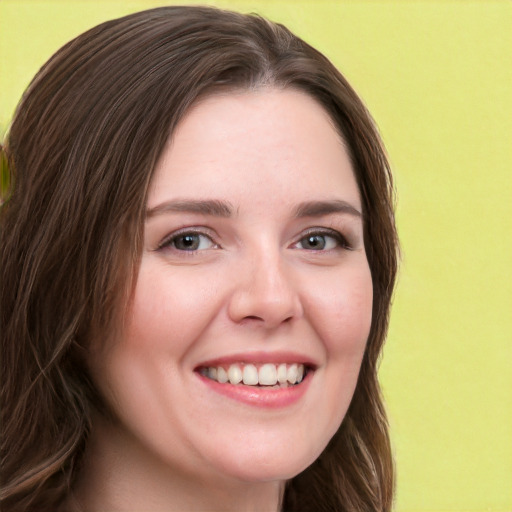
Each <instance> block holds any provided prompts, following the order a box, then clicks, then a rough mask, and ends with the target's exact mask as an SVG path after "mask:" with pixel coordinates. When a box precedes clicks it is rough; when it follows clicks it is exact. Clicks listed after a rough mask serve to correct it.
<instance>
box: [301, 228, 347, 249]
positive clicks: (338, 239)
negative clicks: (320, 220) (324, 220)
mask: <svg viewBox="0 0 512 512" xmlns="http://www.w3.org/2000/svg"><path fill="white" fill-rule="evenodd" d="M313 237H322V238H324V239H325V238H331V239H333V240H334V241H335V243H336V247H333V248H330V249H324V248H322V249H306V248H304V250H305V251H311V252H327V251H332V250H336V249H345V250H351V249H352V246H351V245H350V244H349V242H348V240H347V239H346V237H345V236H343V235H342V234H341V233H340V232H339V231H336V230H334V229H326V228H311V229H309V230H308V231H306V232H305V233H302V234H301V237H300V239H299V240H298V241H297V242H295V244H294V245H295V246H296V245H298V244H299V243H301V242H303V241H304V240H306V239H307V238H313Z"/></svg>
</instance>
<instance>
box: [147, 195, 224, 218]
mask: <svg viewBox="0 0 512 512" xmlns="http://www.w3.org/2000/svg"><path fill="white" fill-rule="evenodd" d="M168 212H188V213H199V214H202V215H211V216H213V217H230V216H231V215H232V213H233V207H232V206H231V205H230V204H229V203H227V202H225V201H218V200H215V199H205V200H179V199H178V200H174V201H165V202H163V203H160V204H158V205H157V206H154V207H153V208H148V210H147V211H146V218H151V217H154V216H155V215H159V214H162V213H168Z"/></svg>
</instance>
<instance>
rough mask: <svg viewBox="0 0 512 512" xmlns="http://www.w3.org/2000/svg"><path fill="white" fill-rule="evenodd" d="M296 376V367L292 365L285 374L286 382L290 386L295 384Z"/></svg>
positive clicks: (297, 374) (297, 373)
mask: <svg viewBox="0 0 512 512" xmlns="http://www.w3.org/2000/svg"><path fill="white" fill-rule="evenodd" d="M298 376H299V372H298V371H297V365H296V364H292V365H291V366H290V367H289V368H288V373H287V374H286V380H287V381H288V382H289V383H290V384H295V383H296V382H297V377H298Z"/></svg>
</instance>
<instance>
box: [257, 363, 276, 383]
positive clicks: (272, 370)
mask: <svg viewBox="0 0 512 512" xmlns="http://www.w3.org/2000/svg"><path fill="white" fill-rule="evenodd" d="M258 380H259V383H260V384H262V385H264V386H274V385H275V384H277V370H276V365H275V364H269V363H267V364H264V365H263V366H262V367H261V368H260V371H259V372H258Z"/></svg>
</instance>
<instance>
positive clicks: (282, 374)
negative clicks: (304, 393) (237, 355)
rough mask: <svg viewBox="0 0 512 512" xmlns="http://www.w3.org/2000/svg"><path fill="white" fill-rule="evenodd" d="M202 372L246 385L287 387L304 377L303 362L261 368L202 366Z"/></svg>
mask: <svg viewBox="0 0 512 512" xmlns="http://www.w3.org/2000/svg"><path fill="white" fill-rule="evenodd" d="M200 373H201V374H202V375H204V376H205V377H208V378H209V379H212V380H216V381H217V382H220V383H221V384H225V383H227V382H229V383H230V384H240V383H241V382H243V384H244V385H246V386H257V385H260V386H269V387H272V388H280V387H287V386H288V385H293V384H299V383H300V382H302V379H303V378H304V373H305V368H304V365H303V364H297V363H293V364H289V365H288V364H285V363H281V364H278V365H276V364H273V363H265V364H262V365H261V366H260V367H259V369H258V368H257V367H256V366H255V365H254V364H232V365H230V366H229V367H228V368H227V370H226V369H225V368H224V367H222V366H217V367H215V366H212V367H209V368H201V370H200Z"/></svg>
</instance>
